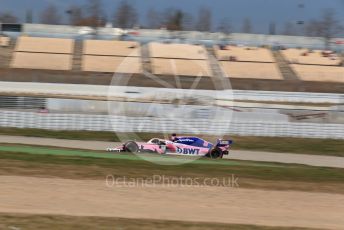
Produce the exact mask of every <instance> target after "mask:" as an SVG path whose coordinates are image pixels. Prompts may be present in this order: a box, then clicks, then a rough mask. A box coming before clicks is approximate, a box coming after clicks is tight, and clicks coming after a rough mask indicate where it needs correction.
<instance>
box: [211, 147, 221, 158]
mask: <svg viewBox="0 0 344 230" xmlns="http://www.w3.org/2000/svg"><path fill="white" fill-rule="evenodd" d="M208 155H209V157H210V158H212V159H218V158H222V156H223V153H222V151H221V150H220V149H218V148H214V149H212V150H210V152H209V154H208Z"/></svg>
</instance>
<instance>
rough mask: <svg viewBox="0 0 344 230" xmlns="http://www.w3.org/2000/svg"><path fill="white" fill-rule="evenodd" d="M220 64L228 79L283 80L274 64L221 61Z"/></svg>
mask: <svg viewBox="0 0 344 230" xmlns="http://www.w3.org/2000/svg"><path fill="white" fill-rule="evenodd" d="M220 64H221V66H222V69H223V71H224V72H225V73H226V75H227V76H228V77H230V78H253V79H264V80H266V79H268V80H282V79H283V77H282V75H281V72H280V70H279V68H278V66H277V64H276V63H258V62H229V61H221V62H220Z"/></svg>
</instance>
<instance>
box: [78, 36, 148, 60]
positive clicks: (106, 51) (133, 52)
mask: <svg viewBox="0 0 344 230" xmlns="http://www.w3.org/2000/svg"><path fill="white" fill-rule="evenodd" d="M83 54H86V55H105V56H123V57H127V56H130V57H139V56H141V51H140V45H139V43H137V42H130V41H103V40H86V41H85V42H84V49H83Z"/></svg>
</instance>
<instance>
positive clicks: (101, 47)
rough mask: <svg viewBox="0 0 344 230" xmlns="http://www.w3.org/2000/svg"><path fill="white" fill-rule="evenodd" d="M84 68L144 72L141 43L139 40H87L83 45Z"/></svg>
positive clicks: (101, 70) (95, 70) (94, 70)
mask: <svg viewBox="0 0 344 230" xmlns="http://www.w3.org/2000/svg"><path fill="white" fill-rule="evenodd" d="M82 70H83V71H92V72H112V73H114V72H118V73H142V62H141V49H140V45H139V43H137V42H126V41H102V40H86V41H84V45H83V53H82Z"/></svg>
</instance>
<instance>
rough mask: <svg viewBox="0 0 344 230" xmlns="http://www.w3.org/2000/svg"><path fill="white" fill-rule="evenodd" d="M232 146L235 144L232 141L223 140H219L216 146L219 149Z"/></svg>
mask: <svg viewBox="0 0 344 230" xmlns="http://www.w3.org/2000/svg"><path fill="white" fill-rule="evenodd" d="M231 144H233V141H232V140H222V139H219V140H217V141H216V146H217V147H223V146H228V145H231Z"/></svg>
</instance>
